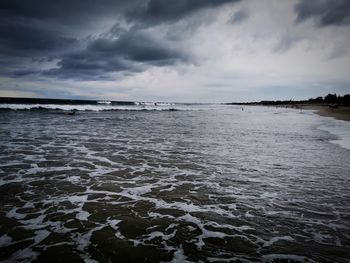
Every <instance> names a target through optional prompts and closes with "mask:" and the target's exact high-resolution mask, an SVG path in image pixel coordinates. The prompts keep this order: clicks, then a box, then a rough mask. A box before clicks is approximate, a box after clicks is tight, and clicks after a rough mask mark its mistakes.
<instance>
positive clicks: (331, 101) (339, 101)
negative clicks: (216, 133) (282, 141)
mask: <svg viewBox="0 0 350 263" xmlns="http://www.w3.org/2000/svg"><path fill="white" fill-rule="evenodd" d="M227 104H232V105H299V104H309V105H332V106H334V105H337V106H350V94H346V95H344V96H337V94H328V95H326V96H325V97H317V98H311V99H308V100H262V101H260V102H237V103H236V102H232V103H227Z"/></svg>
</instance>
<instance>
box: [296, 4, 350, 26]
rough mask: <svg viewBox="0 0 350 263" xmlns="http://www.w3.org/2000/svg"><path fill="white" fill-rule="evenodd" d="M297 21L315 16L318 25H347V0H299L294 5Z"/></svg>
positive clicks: (349, 10)
mask: <svg viewBox="0 0 350 263" xmlns="http://www.w3.org/2000/svg"><path fill="white" fill-rule="evenodd" d="M295 11H296V12H297V21H299V22H300V21H303V20H305V19H309V18H315V19H316V20H317V22H318V25H319V26H329V25H338V26H340V25H349V24H350V1H349V0H316V1H309V0H301V1H299V3H298V4H297V5H296V6H295Z"/></svg>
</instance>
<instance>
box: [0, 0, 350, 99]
mask: <svg viewBox="0 0 350 263" xmlns="http://www.w3.org/2000/svg"><path fill="white" fill-rule="evenodd" d="M349 43H350V1H348V0H315V1H308V0H295V1H293V0H290V1H279V0H176V1H170V0H143V1H141V0H118V1H113V0H103V1H93V0H87V1H78V0H69V1H68V0H61V1H48V0H36V1H34V0H33V1H32V0H26V1H22V0H8V1H6V0H3V1H1V3H0V96H19V97H49V98H84V99H85V98H91V99H94V98H95V99H111V100H142V101H186V102H191V101H192V102H227V101H252V100H262V99H290V98H294V99H302V98H309V97H315V96H319V95H325V94H326V93H330V92H332V93H335V92H336V93H338V94H345V93H350V74H349V73H350V72H349V68H350V52H349V51H350V50H349V49H350V48H349Z"/></svg>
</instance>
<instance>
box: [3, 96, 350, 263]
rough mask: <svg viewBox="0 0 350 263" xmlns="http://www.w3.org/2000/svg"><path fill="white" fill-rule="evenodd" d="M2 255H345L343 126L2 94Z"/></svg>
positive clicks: (347, 190)
mask: <svg viewBox="0 0 350 263" xmlns="http://www.w3.org/2000/svg"><path fill="white" fill-rule="evenodd" d="M74 109H76V111H73V110H74ZM0 261H1V262H86V263H95V262H108V263H109V262H128V263H130V262H173V263H176V262H350V122H345V121H340V120H335V119H333V118H329V117H321V116H318V115H316V114H315V113H314V112H313V111H310V110H300V109H290V108H282V107H262V106H240V105H224V104H181V103H143V102H137V103H129V104H125V105H124V104H114V103H109V102H106V101H105V102H100V103H95V104H50V103H45V104H40V103H39V104H38V103H35V104H21V103H19V104H18V103H17V104H14V103H2V104H0Z"/></svg>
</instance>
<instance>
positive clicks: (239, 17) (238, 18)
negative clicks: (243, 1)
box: [230, 9, 249, 24]
mask: <svg viewBox="0 0 350 263" xmlns="http://www.w3.org/2000/svg"><path fill="white" fill-rule="evenodd" d="M248 17H249V13H248V11H247V10H245V9H240V10H238V11H237V12H236V13H234V14H233V16H232V18H231V19H230V22H231V23H233V24H235V23H241V22H242V21H244V20H246V19H247V18H248Z"/></svg>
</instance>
